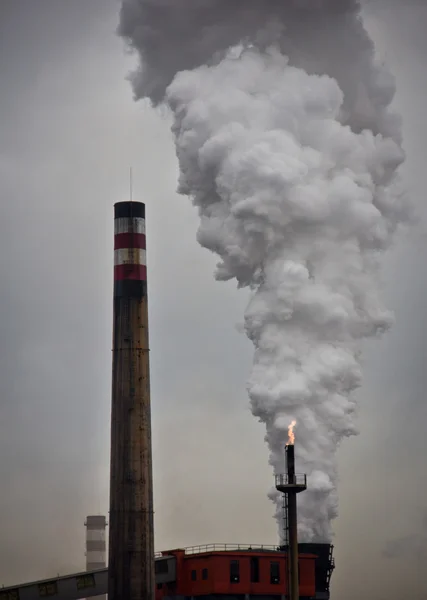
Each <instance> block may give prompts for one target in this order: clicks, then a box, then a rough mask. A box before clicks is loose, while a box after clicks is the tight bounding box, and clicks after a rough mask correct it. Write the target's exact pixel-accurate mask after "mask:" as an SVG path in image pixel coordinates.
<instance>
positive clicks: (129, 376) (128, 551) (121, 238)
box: [108, 202, 155, 600]
mask: <svg viewBox="0 0 427 600" xmlns="http://www.w3.org/2000/svg"><path fill="white" fill-rule="evenodd" d="M114 213H115V214H114V324H113V384H112V402H111V405H112V409H111V465H110V529H109V533H110V535H109V569H108V598H109V600H154V598H155V578H154V526H153V477H152V449H151V408H150V373H149V347H148V304H147V269H146V243H145V205H144V204H142V203H140V202H119V203H117V204H116V205H115V207H114Z"/></svg>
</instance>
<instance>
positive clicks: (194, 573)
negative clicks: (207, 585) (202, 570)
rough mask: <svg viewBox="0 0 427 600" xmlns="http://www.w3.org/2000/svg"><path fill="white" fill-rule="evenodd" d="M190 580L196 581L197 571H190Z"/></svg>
mask: <svg viewBox="0 0 427 600" xmlns="http://www.w3.org/2000/svg"><path fill="white" fill-rule="evenodd" d="M191 581H197V571H195V570H193V571H191Z"/></svg>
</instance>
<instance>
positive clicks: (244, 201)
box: [119, 0, 407, 541]
mask: <svg viewBox="0 0 427 600" xmlns="http://www.w3.org/2000/svg"><path fill="white" fill-rule="evenodd" d="M119 31H120V34H121V35H122V36H124V37H125V38H126V39H127V40H128V41H129V43H130V45H131V47H133V48H134V49H136V50H137V51H138V53H139V55H140V58H141V66H140V70H139V71H138V72H137V73H136V74H134V76H133V84H134V90H135V94H136V97H137V98H140V97H148V98H150V99H151V100H152V101H153V103H155V104H157V103H160V102H166V103H167V104H168V105H169V107H170V108H171V109H172V112H173V115H174V124H173V133H174V136H175V140H176V149H177V156H178V160H179V166H180V179H179V191H180V193H182V194H184V195H188V196H190V197H191V198H192V200H193V202H194V204H195V205H196V206H197V207H198V208H199V213H200V228H199V231H198V240H199V242H200V244H201V245H202V246H204V247H205V248H208V249H209V250H211V251H212V252H215V253H216V254H218V255H219V257H220V262H219V264H218V267H217V271H216V277H217V279H219V280H229V279H236V281H237V283H238V285H239V286H242V287H243V286H247V287H250V289H251V290H252V291H253V294H252V298H251V301H250V303H249V306H248V308H247V311H246V314H245V325H246V332H247V335H248V337H249V338H250V339H251V340H252V342H253V344H254V346H255V357H254V365H253V371H252V374H251V377H250V380H249V385H248V389H249V395H250V401H251V408H252V412H253V414H254V415H255V416H256V417H258V418H259V419H260V420H261V421H262V422H263V423H265V425H266V431H267V434H266V441H267V443H268V446H269V449H270V463H271V465H272V467H273V469H274V471H275V472H281V471H283V469H284V444H285V442H286V439H287V427H288V425H289V423H290V421H291V420H292V419H294V418H295V419H296V420H297V423H298V424H297V428H296V435H297V459H298V467H299V469H300V470H301V471H305V472H307V474H308V482H309V489H308V491H307V492H305V493H304V494H303V495H301V497H300V520H301V521H300V531H301V537H302V539H303V540H305V541H326V540H329V539H330V538H331V521H332V519H333V518H334V517H335V516H336V515H337V492H336V485H337V472H336V458H335V454H336V449H337V447H338V445H339V443H340V442H341V440H342V439H343V438H344V437H346V436H349V435H354V434H355V433H356V428H355V423H354V414H355V409H356V406H355V401H354V395H353V393H354V391H355V390H356V389H357V388H358V387H359V386H360V385H361V381H362V376H361V367H360V351H361V342H362V340H364V339H366V338H371V337H376V336H378V335H379V334H381V333H382V332H384V331H385V330H387V329H388V328H389V326H390V325H391V323H392V316H391V314H390V313H389V312H388V311H387V310H386V309H385V308H384V307H383V305H382V303H381V299H380V297H379V296H380V293H379V292H380V290H379V283H378V282H379V279H380V277H379V258H380V254H381V252H382V251H384V250H385V249H387V247H388V246H389V245H390V243H391V241H392V238H393V234H394V233H395V232H396V229H397V228H398V225H399V224H400V223H401V222H403V221H404V220H405V219H406V216H407V209H406V207H405V204H404V202H403V200H402V196H401V194H400V192H399V186H398V183H397V181H396V172H397V169H398V167H399V165H400V164H401V163H402V161H403V159H404V154H403V151H402V148H401V146H400V140H401V135H400V121H399V119H398V118H397V117H396V116H395V115H393V114H392V113H391V112H390V111H389V105H390V103H391V101H392V99H393V95H394V84H393V79H392V77H391V76H390V75H389V74H388V73H387V72H386V71H385V69H384V68H382V67H381V66H379V65H376V64H375V61H374V49H373V45H372V43H371V41H370V39H369V38H368V36H367V34H366V32H365V30H364V28H363V25H362V23H361V20H360V16H359V4H358V2H355V1H352V0H339V1H337V0H324V1H323V2H322V1H315V0H305V1H304V2H303V1H296V0H295V1H294V2H291V1H290V0H288V1H286V2H285V1H284V0H240V1H239V0H235V1H233V2H229V0H204V1H203V0H181V1H178V0H124V1H123V5H122V11H121V24H120V29H119ZM270 495H271V498H272V499H273V500H274V501H275V503H276V506H277V512H276V516H277V517H279V515H280V502H279V498H278V497H277V494H276V493H275V492H271V494H270ZM279 522H280V521H279Z"/></svg>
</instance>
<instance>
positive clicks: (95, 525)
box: [85, 515, 107, 600]
mask: <svg viewBox="0 0 427 600" xmlns="http://www.w3.org/2000/svg"><path fill="white" fill-rule="evenodd" d="M85 527H86V571H88V572H91V571H97V570H99V569H105V567H106V566H107V554H106V539H105V530H106V528H107V519H106V518H105V516H102V515H89V516H87V517H86V521H85ZM97 598H98V600H107V597H106V596H105V595H104V596H98V597H97Z"/></svg>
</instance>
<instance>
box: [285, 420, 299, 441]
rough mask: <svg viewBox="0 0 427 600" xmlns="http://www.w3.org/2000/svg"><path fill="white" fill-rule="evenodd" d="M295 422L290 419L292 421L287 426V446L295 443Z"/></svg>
mask: <svg viewBox="0 0 427 600" xmlns="http://www.w3.org/2000/svg"><path fill="white" fill-rule="evenodd" d="M296 424H297V422H296V421H292V423H291V424H290V425H289V427H288V441H287V443H286V445H287V446H293V445H294V444H295V433H294V427H295V425H296Z"/></svg>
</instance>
